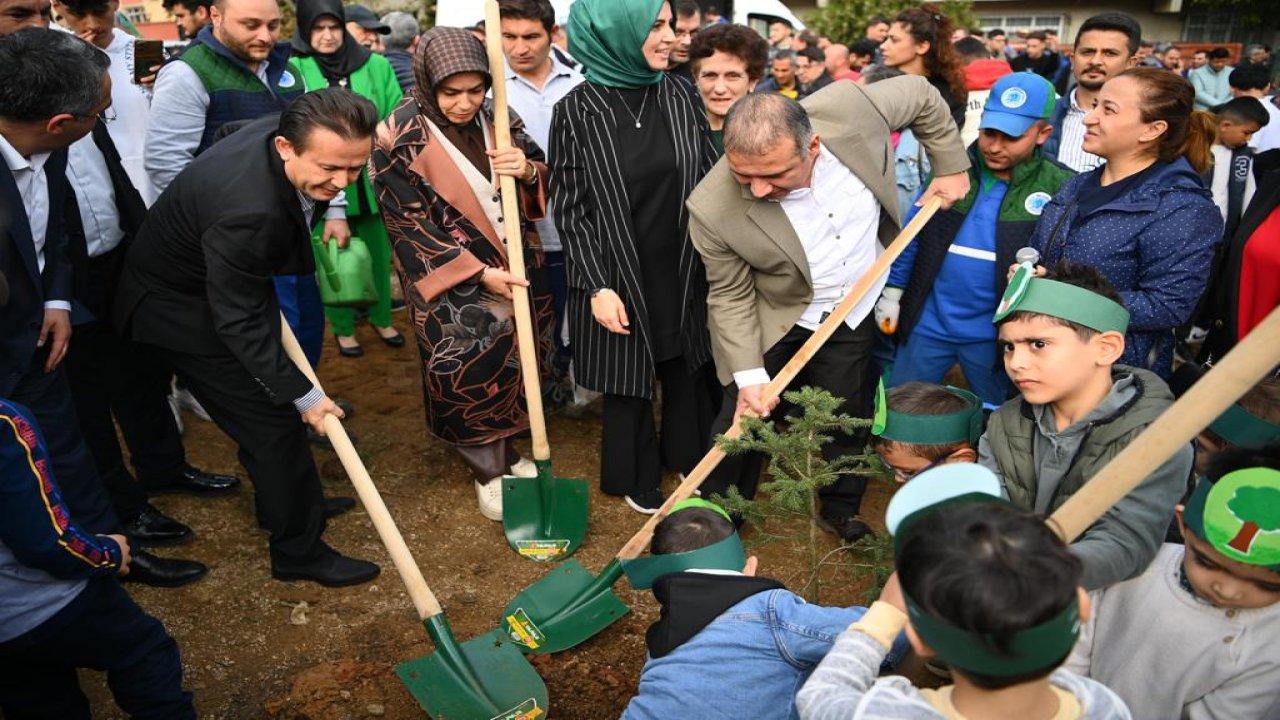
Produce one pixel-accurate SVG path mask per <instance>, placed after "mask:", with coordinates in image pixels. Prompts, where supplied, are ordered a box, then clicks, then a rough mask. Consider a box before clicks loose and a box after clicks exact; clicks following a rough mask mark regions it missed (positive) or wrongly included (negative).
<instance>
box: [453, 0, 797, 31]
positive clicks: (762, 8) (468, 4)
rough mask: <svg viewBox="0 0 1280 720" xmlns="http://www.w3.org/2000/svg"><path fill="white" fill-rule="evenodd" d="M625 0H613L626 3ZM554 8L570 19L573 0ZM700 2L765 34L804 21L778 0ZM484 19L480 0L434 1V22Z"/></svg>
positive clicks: (558, 0)
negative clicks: (777, 25) (776, 25)
mask: <svg viewBox="0 0 1280 720" xmlns="http://www.w3.org/2000/svg"><path fill="white" fill-rule="evenodd" d="M626 1H627V0H616V2H626ZM551 4H552V6H554V7H555V9H556V20H557V21H558V22H560V23H564V22H565V21H566V20H568V18H569V6H571V5H573V0H551ZM699 4H701V5H704V6H705V5H711V4H715V5H717V6H718V7H719V8H720V12H721V13H723V14H724V15H725V17H731V18H733V21H734V22H736V23H741V24H743V25H748V26H750V27H751V28H753V29H755V30H756V32H758V33H760V34H761V35H763V36H765V37H768V35H769V23H771V22H773V21H774V20H779V19H781V20H786V21H788V22H790V23H791V25H792V27H794V28H795V29H796V30H797V31H799V30H803V29H804V23H803V22H801V21H800V18H798V17H796V16H795V14H794V13H792V12H791V10H790V9H788V8H787V6H786V5H783V4H782V2H781V0H699ZM482 19H484V2H482V0H437V2H436V24H437V25H444V26H447V27H470V26H472V25H475V24H476V23H478V22H480V21H481V20H482Z"/></svg>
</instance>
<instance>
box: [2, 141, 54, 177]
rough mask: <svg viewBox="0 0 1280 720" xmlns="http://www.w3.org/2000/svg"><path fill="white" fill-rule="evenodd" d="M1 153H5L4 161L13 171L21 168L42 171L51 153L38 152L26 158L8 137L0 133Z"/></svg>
mask: <svg viewBox="0 0 1280 720" xmlns="http://www.w3.org/2000/svg"><path fill="white" fill-rule="evenodd" d="M0 155H4V162H5V164H6V165H8V166H9V169H10V170H12V171H13V172H17V171H19V170H31V171H33V172H40V168H42V167H44V163H45V161H46V160H48V159H49V155H50V153H47V152H43V153H36V154H34V155H32V156H31V157H30V158H25V157H23V156H22V153H20V152H18V150H17V149H16V148H14V147H13V145H10V144H9V140H8V138H6V137H5V136H3V135H0Z"/></svg>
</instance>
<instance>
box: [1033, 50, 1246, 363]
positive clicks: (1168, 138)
mask: <svg viewBox="0 0 1280 720" xmlns="http://www.w3.org/2000/svg"><path fill="white" fill-rule="evenodd" d="M1194 101H1195V91H1194V90H1193V89H1192V87H1191V83H1189V82H1187V81H1186V80H1185V79H1184V78H1182V77H1179V76H1178V75H1177V74H1175V73H1171V72H1167V71H1164V70H1156V69H1153V68H1133V69H1130V70H1126V71H1125V72H1123V73H1121V74H1120V75H1117V76H1116V77H1114V78H1112V79H1111V80H1108V81H1107V83H1106V85H1104V86H1103V87H1102V90H1101V91H1100V92H1099V96H1098V101H1097V104H1096V105H1095V106H1094V108H1093V109H1092V110H1090V111H1089V113H1088V114H1087V115H1085V118H1084V125H1085V137H1084V149H1085V150H1086V151H1088V152H1091V153H1093V154H1095V155H1098V156H1100V157H1102V158H1103V159H1104V160H1106V163H1105V164H1104V165H1102V166H1100V167H1098V168H1097V169H1095V170H1092V171H1090V172H1087V173H1082V174H1080V175H1078V176H1076V177H1075V178H1074V179H1072V180H1071V181H1070V182H1068V183H1067V184H1066V185H1064V186H1063V187H1062V189H1061V190H1060V191H1059V192H1058V194H1057V196H1056V197H1054V198H1053V199H1052V200H1051V201H1050V202H1049V203H1048V204H1047V205H1046V206H1045V208H1044V212H1043V213H1041V215H1040V222H1039V224H1038V225H1037V226H1036V230H1035V233H1034V234H1033V235H1032V238H1031V245H1032V246H1033V247H1035V248H1036V249H1037V250H1039V251H1040V254H1041V261H1040V262H1041V263H1042V264H1043V265H1044V266H1046V267H1052V266H1053V265H1054V264H1055V263H1057V262H1058V261H1059V260H1062V259H1067V260H1072V261H1074V262H1078V263H1084V264H1086V265H1092V266H1094V267H1095V268H1097V269H1098V270H1099V271H1101V272H1102V273H1103V274H1104V275H1105V276H1106V277H1107V279H1108V280H1110V281H1111V284H1112V285H1114V286H1115V288H1116V290H1118V291H1119V292H1120V296H1121V297H1122V298H1123V299H1124V304H1125V306H1126V307H1127V308H1128V309H1129V312H1130V314H1131V320H1130V322H1129V333H1128V335H1126V336H1125V352H1124V355H1123V356H1122V357H1121V358H1120V362H1121V363H1124V364H1126V365H1130V366H1134V367H1141V368H1146V369H1149V370H1152V371H1153V372H1155V373H1157V374H1159V375H1160V376H1161V377H1163V378H1166V379H1167V378H1168V377H1169V375H1170V374H1171V372H1172V370H1173V339H1174V330H1175V328H1177V327H1179V326H1180V325H1182V324H1184V323H1186V322H1187V321H1188V320H1190V318H1191V315H1192V313H1193V312H1194V311H1195V309H1196V304H1197V303H1198V302H1199V300H1200V296H1201V295H1202V294H1203V293H1204V290H1205V285H1206V282H1207V281H1208V277H1209V266H1210V263H1211V261H1212V259H1213V250H1214V245H1216V244H1217V242H1218V241H1219V240H1220V239H1221V237H1222V216H1221V215H1220V214H1219V212H1218V210H1217V208H1216V207H1214V204H1213V199H1212V196H1211V194H1210V193H1209V191H1208V190H1207V189H1205V187H1204V184H1203V183H1202V182H1201V180H1200V173H1201V172H1203V171H1204V170H1205V169H1206V168H1207V167H1208V165H1209V162H1210V157H1211V156H1210V152H1209V147H1210V145H1211V144H1212V142H1213V136H1214V121H1213V118H1212V116H1211V115H1209V114H1208V113H1204V112H1200V111H1195V110H1193V103H1194Z"/></svg>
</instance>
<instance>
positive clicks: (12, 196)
mask: <svg viewBox="0 0 1280 720" xmlns="http://www.w3.org/2000/svg"><path fill="white" fill-rule="evenodd" d="M66 167H67V151H66V150H59V151H58V152H55V153H53V154H52V155H50V156H49V159H48V160H46V161H45V164H44V172H45V177H46V178H47V179H48V183H49V208H50V211H49V223H48V225H47V226H46V228H45V241H44V271H43V272H41V271H40V270H39V269H38V267H39V266H38V264H37V262H36V247H35V241H34V238H33V236H32V232H31V224H30V223H29V222H28V220H27V210H26V207H25V206H24V205H23V203H22V195H20V194H19V193H18V185H17V183H16V182H14V179H13V173H12V172H11V171H10V170H9V166H8V165H6V164H4V163H2V162H0V272H2V273H4V275H5V277H6V278H7V279H8V282H9V304H8V305H6V306H5V307H4V308H3V309H0V396H5V395H8V394H9V393H10V392H11V391H12V390H13V388H14V387H15V386H16V385H17V384H18V380H19V379H21V378H22V376H23V375H24V374H25V373H26V372H27V370H28V369H29V368H30V366H31V361H32V357H34V356H35V354H36V341H37V340H38V339H39V337H40V326H41V325H42V324H43V322H44V304H45V302H47V301H49V300H67V301H70V300H71V286H72V272H71V263H70V261H69V259H68V248H67V245H68V240H67V234H66V230H65V227H64V224H63V214H62V212H60V211H58V210H55V208H62V207H64V206H65V205H66V203H67V198H68V196H69V194H70V192H71V190H70V187H69V186H68V184H67V178H66V175H65V171H66Z"/></svg>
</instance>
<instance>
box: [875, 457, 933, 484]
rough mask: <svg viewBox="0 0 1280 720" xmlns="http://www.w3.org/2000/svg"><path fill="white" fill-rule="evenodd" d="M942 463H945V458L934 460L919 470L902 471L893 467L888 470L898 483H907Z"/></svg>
mask: <svg viewBox="0 0 1280 720" xmlns="http://www.w3.org/2000/svg"><path fill="white" fill-rule="evenodd" d="M944 462H946V458H940V459H938V460H934V461H933V462H931V463H929V464H928V465H925V466H924V467H922V468H920V469H919V470H903V469H902V468H896V467H893V466H890V467H889V469H890V470H893V476H894V477H895V478H897V480H898V482H907V481H908V480H910V479H911V478H913V477H915V476H917V475H919V474H920V473H922V472H924V471H926V470H932V469H933V468H935V467H937V466H939V465H941V464H942V463H944Z"/></svg>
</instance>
